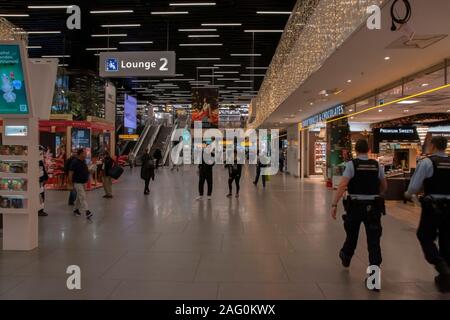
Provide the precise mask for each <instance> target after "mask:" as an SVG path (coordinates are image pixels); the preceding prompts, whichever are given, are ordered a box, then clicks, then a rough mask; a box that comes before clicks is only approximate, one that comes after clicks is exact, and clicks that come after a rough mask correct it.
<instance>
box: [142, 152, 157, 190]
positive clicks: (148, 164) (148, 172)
mask: <svg viewBox="0 0 450 320" xmlns="http://www.w3.org/2000/svg"><path fill="white" fill-rule="evenodd" d="M149 151H150V150H149V149H148V148H147V149H145V153H144V155H143V156H142V167H141V179H143V180H144V181H145V187H144V194H145V195H148V194H150V179H152V180H155V165H154V163H153V159H152V157H151V156H150V153H149Z"/></svg>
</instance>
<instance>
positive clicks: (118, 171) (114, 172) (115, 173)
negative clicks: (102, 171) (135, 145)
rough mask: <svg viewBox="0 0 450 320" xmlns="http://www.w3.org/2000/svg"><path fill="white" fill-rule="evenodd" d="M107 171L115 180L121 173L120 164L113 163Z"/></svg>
mask: <svg viewBox="0 0 450 320" xmlns="http://www.w3.org/2000/svg"><path fill="white" fill-rule="evenodd" d="M108 173H109V176H110V177H112V178H113V179H114V180H117V179H119V178H120V176H121V175H122V174H123V168H122V167H121V166H118V165H114V166H113V167H112V168H111V169H109V172H108Z"/></svg>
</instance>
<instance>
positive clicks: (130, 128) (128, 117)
mask: <svg viewBox="0 0 450 320" xmlns="http://www.w3.org/2000/svg"><path fill="white" fill-rule="evenodd" d="M123 109H124V115H123V122H124V127H125V130H126V132H125V133H126V134H133V133H135V132H136V128H137V120H136V109H137V100H136V98H135V97H132V96H129V95H127V94H126V95H125V103H124V107H123Z"/></svg>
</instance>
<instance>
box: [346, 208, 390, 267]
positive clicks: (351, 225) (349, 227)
mask: <svg viewBox="0 0 450 320" xmlns="http://www.w3.org/2000/svg"><path fill="white" fill-rule="evenodd" d="M345 206H346V211H347V213H346V214H345V215H344V216H343V219H344V228H345V231H346V233H347V238H346V240H345V242H344V246H343V247H342V252H343V253H344V254H345V255H346V256H347V257H349V258H351V257H353V255H354V253H355V249H356V246H357V244H358V237H359V229H360V227H361V224H364V227H365V229H366V235H367V249H368V251H369V263H370V265H375V266H380V265H381V262H382V257H381V246H380V239H381V235H382V231H383V228H382V226H381V215H382V210H380V209H378V208H377V205H376V204H375V201H372V200H367V201H365V200H352V201H351V203H349V204H346V205H345Z"/></svg>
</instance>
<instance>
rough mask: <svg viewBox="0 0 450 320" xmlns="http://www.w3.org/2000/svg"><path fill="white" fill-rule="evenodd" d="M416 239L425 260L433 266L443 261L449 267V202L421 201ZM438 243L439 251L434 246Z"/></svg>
mask: <svg viewBox="0 0 450 320" xmlns="http://www.w3.org/2000/svg"><path fill="white" fill-rule="evenodd" d="M417 238H418V239H419V241H420V245H421V246H422V250H423V252H424V255H425V259H426V260H427V261H428V263H430V264H433V265H438V264H442V263H443V262H444V261H445V262H447V264H449V265H450V201H449V200H441V201H439V200H438V201H431V200H428V201H427V200H423V199H422V215H421V218H420V224H419V228H418V230H417ZM436 240H438V242H439V249H438V247H437V245H436Z"/></svg>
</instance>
